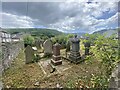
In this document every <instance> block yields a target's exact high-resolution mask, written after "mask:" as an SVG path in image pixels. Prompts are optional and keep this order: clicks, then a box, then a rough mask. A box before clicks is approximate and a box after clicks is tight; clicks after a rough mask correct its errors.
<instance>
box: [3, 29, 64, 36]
mask: <svg viewBox="0 0 120 90" xmlns="http://www.w3.org/2000/svg"><path fill="white" fill-rule="evenodd" d="M5 30H6V31H7V32H9V33H11V34H17V33H23V34H25V33H28V34H31V35H32V36H34V37H43V36H44V37H48V38H50V37H54V36H56V35H60V34H62V32H59V31H57V30H53V29H43V28H15V29H5Z"/></svg>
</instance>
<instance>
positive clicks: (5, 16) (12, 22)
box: [2, 13, 34, 28]
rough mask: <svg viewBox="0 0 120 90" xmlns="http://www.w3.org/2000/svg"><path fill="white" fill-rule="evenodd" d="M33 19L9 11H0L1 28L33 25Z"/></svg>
mask: <svg viewBox="0 0 120 90" xmlns="http://www.w3.org/2000/svg"><path fill="white" fill-rule="evenodd" d="M33 25H34V24H33V20H32V19H31V18H30V17H26V16H17V15H13V14H9V13H2V27H3V28H7V27H9V28H21V27H22V28H25V27H26V28H27V27H33Z"/></svg>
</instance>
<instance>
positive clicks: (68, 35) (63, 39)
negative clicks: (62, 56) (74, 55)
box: [52, 34, 74, 48]
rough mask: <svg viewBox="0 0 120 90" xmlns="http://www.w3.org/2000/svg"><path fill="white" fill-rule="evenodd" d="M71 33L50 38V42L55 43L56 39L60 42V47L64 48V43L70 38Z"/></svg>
mask: <svg viewBox="0 0 120 90" xmlns="http://www.w3.org/2000/svg"><path fill="white" fill-rule="evenodd" d="M73 36H74V35H73V34H61V35H58V36H55V37H54V38H52V42H53V43H54V44H55V43H56V41H57V40H58V43H59V44H61V46H62V48H66V43H67V42H68V41H69V38H72V37H73Z"/></svg>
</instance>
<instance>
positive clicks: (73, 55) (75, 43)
mask: <svg viewBox="0 0 120 90" xmlns="http://www.w3.org/2000/svg"><path fill="white" fill-rule="evenodd" d="M79 42H80V40H79V39H78V38H77V35H75V37H74V38H72V39H71V43H72V48H71V52H70V55H69V60H70V61H71V62H73V63H78V62H80V59H81V56H80V52H79V49H80V46H79Z"/></svg>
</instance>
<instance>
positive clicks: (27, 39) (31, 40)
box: [24, 35, 35, 46]
mask: <svg viewBox="0 0 120 90" xmlns="http://www.w3.org/2000/svg"><path fill="white" fill-rule="evenodd" d="M34 41H35V40H34V37H32V36H31V35H27V36H25V37H24V44H26V45H31V46H32V45H33V44H34Z"/></svg>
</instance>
